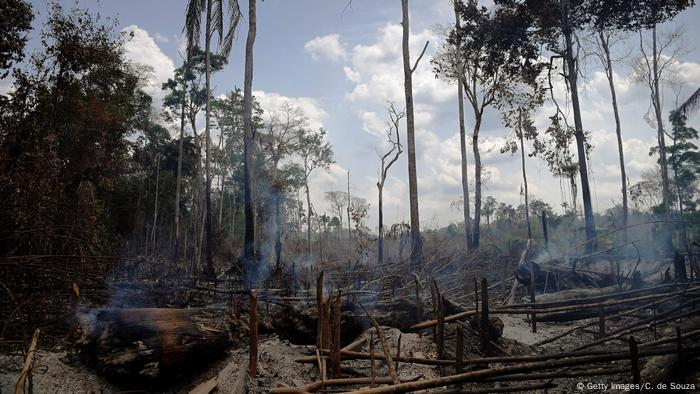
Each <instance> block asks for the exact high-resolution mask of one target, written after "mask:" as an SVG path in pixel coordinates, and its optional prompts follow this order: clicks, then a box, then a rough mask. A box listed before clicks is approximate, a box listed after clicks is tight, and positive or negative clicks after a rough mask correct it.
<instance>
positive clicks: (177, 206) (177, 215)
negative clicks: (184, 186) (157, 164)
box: [173, 63, 189, 262]
mask: <svg viewBox="0 0 700 394" xmlns="http://www.w3.org/2000/svg"><path fill="white" fill-rule="evenodd" d="M188 65H189V63H188ZM183 81H184V80H183ZM181 99H182V103H181V105H182V111H181V112H180V141H178V147H177V150H178V154H177V179H176V180H175V250H174V251H173V262H174V261H176V260H177V257H178V253H179V252H180V183H181V180H182V153H183V149H184V148H183V140H184V138H185V105H186V101H187V85H186V84H185V83H184V82H183V86H182V98H181ZM185 247H187V245H185Z"/></svg>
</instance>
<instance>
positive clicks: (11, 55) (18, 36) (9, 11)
mask: <svg viewBox="0 0 700 394" xmlns="http://www.w3.org/2000/svg"><path fill="white" fill-rule="evenodd" d="M0 15H2V18H0V79H3V78H5V77H7V75H8V74H9V72H10V71H9V69H10V67H12V64H13V63H16V62H20V61H22V59H23V58H24V45H25V44H26V43H27V34H26V32H27V31H29V29H31V27H32V26H31V24H32V19H34V14H33V13H32V6H31V5H30V4H29V3H27V2H26V1H25V0H3V1H1V2H0ZM3 70H5V71H3Z"/></svg>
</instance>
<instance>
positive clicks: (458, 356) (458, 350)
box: [455, 327, 464, 373]
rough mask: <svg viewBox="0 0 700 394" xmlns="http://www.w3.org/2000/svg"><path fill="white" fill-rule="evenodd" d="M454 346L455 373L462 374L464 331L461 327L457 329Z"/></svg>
mask: <svg viewBox="0 0 700 394" xmlns="http://www.w3.org/2000/svg"><path fill="white" fill-rule="evenodd" d="M456 342H457V343H456V345H455V373H461V372H462V364H463V359H464V330H463V329H462V327H457V339H456Z"/></svg>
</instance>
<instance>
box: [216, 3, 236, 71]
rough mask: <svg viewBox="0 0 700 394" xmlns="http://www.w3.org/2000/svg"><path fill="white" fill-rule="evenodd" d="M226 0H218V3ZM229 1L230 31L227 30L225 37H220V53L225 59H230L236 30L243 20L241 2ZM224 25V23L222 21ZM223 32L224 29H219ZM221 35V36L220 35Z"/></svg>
mask: <svg viewBox="0 0 700 394" xmlns="http://www.w3.org/2000/svg"><path fill="white" fill-rule="evenodd" d="M223 1H224V0H217V2H218V3H221V2H223ZM227 1H228V10H227V15H226V19H227V22H228V31H227V32H226V36H224V37H223V40H222V39H221V38H220V41H219V54H220V55H221V56H223V57H224V58H225V59H228V56H229V54H230V53H231V48H233V41H234V40H235V39H236V32H237V31H238V24H239V23H240V21H241V16H242V15H241V7H240V4H239V3H238V0H227ZM222 26H223V23H222ZM222 32H223V29H221V30H220V31H219V34H221V33H222ZM219 37H221V36H219Z"/></svg>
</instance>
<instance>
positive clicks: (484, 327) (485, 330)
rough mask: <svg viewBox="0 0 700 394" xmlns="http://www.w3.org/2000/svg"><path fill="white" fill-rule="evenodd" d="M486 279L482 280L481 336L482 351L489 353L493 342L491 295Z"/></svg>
mask: <svg viewBox="0 0 700 394" xmlns="http://www.w3.org/2000/svg"><path fill="white" fill-rule="evenodd" d="M488 287H489V286H488V282H487V281H486V278H481V322H479V336H480V338H481V350H483V351H484V352H488V351H489V348H490V343H491V341H490V340H489V324H490V323H489V294H488Z"/></svg>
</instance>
